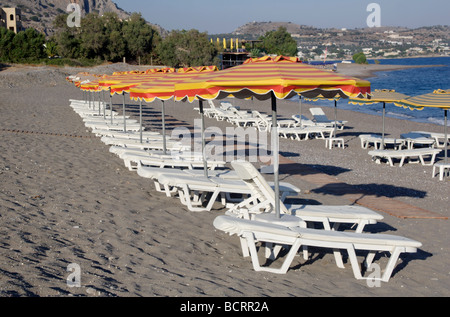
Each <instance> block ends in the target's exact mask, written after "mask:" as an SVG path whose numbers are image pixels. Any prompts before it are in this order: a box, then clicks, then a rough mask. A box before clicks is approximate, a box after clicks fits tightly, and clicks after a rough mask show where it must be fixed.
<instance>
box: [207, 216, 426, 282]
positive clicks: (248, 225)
mask: <svg viewBox="0 0 450 317" xmlns="http://www.w3.org/2000/svg"><path fill="white" fill-rule="evenodd" d="M213 225H214V227H215V228H216V229H218V230H221V231H224V232H226V233H228V234H230V235H234V234H236V235H237V236H239V237H240V238H241V239H245V240H246V243H245V244H243V245H242V247H244V248H248V251H249V254H250V256H251V259H252V264H253V268H254V270H255V271H266V272H271V273H276V274H285V273H286V272H287V271H288V269H289V267H290V265H291V264H292V261H293V259H294V257H295V255H296V254H297V252H298V250H299V248H300V247H301V246H306V247H317V248H325V249H334V250H345V251H347V254H348V257H349V260H350V264H351V267H352V271H353V275H354V277H355V278H356V279H358V280H361V279H368V280H369V279H370V280H372V281H375V280H379V281H383V282H388V281H389V279H390V278H391V275H392V272H393V270H394V268H395V265H396V263H397V260H398V258H399V256H400V254H401V253H406V252H407V253H415V252H417V249H418V248H420V247H421V246H422V244H421V243H420V242H418V241H415V240H411V239H408V238H405V237H401V236H394V235H388V234H368V233H356V232H342V231H328V230H317V229H309V228H302V227H301V226H296V227H291V228H287V227H286V226H283V225H277V224H271V223H264V222H260V221H254V220H246V219H239V218H236V217H230V216H218V217H216V219H215V220H214V223H213ZM257 242H259V243H266V244H268V246H269V247H271V248H273V246H274V245H275V247H276V248H277V249H278V250H279V249H280V248H281V247H282V246H289V247H290V250H289V253H288V254H287V256H286V258H285V260H284V262H283V264H282V265H281V267H280V268H278V269H277V268H273V267H267V266H262V265H261V264H260V261H259V258H258V251H257V248H256V243H257ZM361 250H362V251H368V252H369V253H368V255H367V257H366V258H365V261H364V263H363V265H364V266H365V267H366V268H368V269H370V267H371V265H372V261H373V260H374V258H375V255H376V253H378V252H389V253H390V258H389V260H388V263H387V265H386V267H385V270H384V273H383V274H382V275H381V276H380V277H375V276H370V277H363V274H362V270H361V269H360V263H359V261H358V258H357V256H356V251H361ZM248 251H247V250H243V253H244V254H246V253H247V254H248ZM266 254H267V253H266ZM273 254H274V252H272V253H271V255H273ZM334 256H335V260H336V264H337V266H338V267H339V268H343V267H344V266H343V261H342V255H341V253H340V252H334Z"/></svg>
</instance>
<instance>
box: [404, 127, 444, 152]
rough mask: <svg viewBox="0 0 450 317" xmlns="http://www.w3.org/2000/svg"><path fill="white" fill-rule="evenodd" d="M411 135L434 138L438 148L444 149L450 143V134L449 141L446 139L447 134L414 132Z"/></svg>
mask: <svg viewBox="0 0 450 317" xmlns="http://www.w3.org/2000/svg"><path fill="white" fill-rule="evenodd" d="M411 133H417V134H421V135H423V136H424V137H427V138H433V139H434V140H435V142H436V146H437V147H438V148H444V147H445V143H446V141H447V143H450V134H448V135H447V140H446V139H445V133H437V132H426V131H412V132H411Z"/></svg>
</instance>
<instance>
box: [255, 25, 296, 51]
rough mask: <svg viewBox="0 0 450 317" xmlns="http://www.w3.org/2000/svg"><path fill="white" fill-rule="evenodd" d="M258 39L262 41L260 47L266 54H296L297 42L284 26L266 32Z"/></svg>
mask: <svg viewBox="0 0 450 317" xmlns="http://www.w3.org/2000/svg"><path fill="white" fill-rule="evenodd" d="M260 40H262V41H263V42H262V47H261V48H262V49H263V50H264V51H265V52H266V53H268V54H276V55H285V56H297V52H298V50H297V42H296V41H295V40H294V39H293V38H292V36H291V34H289V32H287V30H286V28H285V27H279V28H278V30H276V31H269V32H267V33H266V34H265V35H264V36H262V37H261V38H260Z"/></svg>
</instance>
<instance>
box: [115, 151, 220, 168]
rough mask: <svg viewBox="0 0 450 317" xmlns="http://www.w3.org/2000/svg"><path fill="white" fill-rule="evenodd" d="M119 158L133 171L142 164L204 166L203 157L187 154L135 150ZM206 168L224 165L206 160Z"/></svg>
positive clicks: (182, 166)
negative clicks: (160, 153) (164, 153)
mask: <svg viewBox="0 0 450 317" xmlns="http://www.w3.org/2000/svg"><path fill="white" fill-rule="evenodd" d="M120 158H121V159H122V160H123V161H124V164H125V166H126V167H127V168H128V169H129V170H130V171H134V170H136V169H137V168H139V167H140V166H142V165H146V166H156V167H174V168H175V167H178V168H189V169H194V168H202V167H204V162H203V159H201V158H199V157H190V156H189V155H185V156H184V155H174V156H171V155H165V156H161V155H148V154H139V153H136V152H133V151H131V152H123V153H122V154H121V155H120ZM206 164H207V167H208V169H211V170H214V169H216V168H218V167H223V166H225V162H223V161H210V160H207V161H206Z"/></svg>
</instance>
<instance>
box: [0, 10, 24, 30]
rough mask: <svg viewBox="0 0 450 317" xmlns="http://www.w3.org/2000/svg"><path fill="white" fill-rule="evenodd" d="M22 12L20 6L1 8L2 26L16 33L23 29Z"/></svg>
mask: <svg viewBox="0 0 450 317" xmlns="http://www.w3.org/2000/svg"><path fill="white" fill-rule="evenodd" d="M21 16H22V13H21V11H20V9H18V8H1V9H0V27H4V28H7V29H9V30H11V31H13V32H14V33H17V32H20V31H22V22H21V20H22V18H21Z"/></svg>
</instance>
